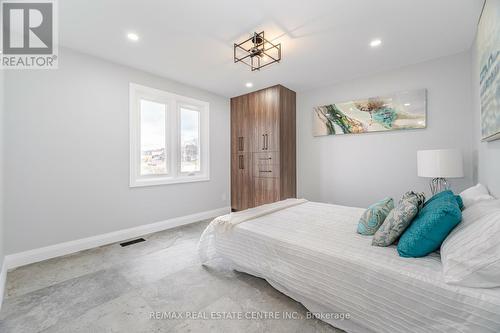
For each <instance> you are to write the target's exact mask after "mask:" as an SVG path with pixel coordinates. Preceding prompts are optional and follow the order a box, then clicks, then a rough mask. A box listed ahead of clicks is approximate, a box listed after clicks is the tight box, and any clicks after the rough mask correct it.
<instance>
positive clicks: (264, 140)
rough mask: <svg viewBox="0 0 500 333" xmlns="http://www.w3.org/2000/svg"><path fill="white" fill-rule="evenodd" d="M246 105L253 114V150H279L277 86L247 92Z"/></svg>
mask: <svg viewBox="0 0 500 333" xmlns="http://www.w3.org/2000/svg"><path fill="white" fill-rule="evenodd" d="M248 107H249V110H250V112H251V114H252V115H253V128H254V130H253V135H254V138H253V142H254V144H253V151H254V152H272V151H278V150H279V87H271V88H268V89H264V90H259V91H256V92H254V93H251V94H249V98H248Z"/></svg>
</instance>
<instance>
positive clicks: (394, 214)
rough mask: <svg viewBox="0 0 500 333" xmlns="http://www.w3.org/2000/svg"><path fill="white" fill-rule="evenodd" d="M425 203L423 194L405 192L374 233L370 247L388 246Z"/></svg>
mask: <svg viewBox="0 0 500 333" xmlns="http://www.w3.org/2000/svg"><path fill="white" fill-rule="evenodd" d="M424 201H425V195H424V194H423V193H414V192H407V193H405V194H404V195H403V197H402V198H401V200H399V204H398V206H397V207H396V208H394V209H393V210H391V212H390V213H389V215H387V218H386V219H385V221H384V223H383V224H382V225H381V226H380V228H379V229H378V230H377V232H375V235H374V236H373V240H372V245H375V246H389V245H391V244H392V243H394V242H395V241H396V240H397V239H398V238H399V236H401V234H402V233H403V232H404V231H405V230H406V228H408V226H409V225H410V223H411V221H412V220H413V218H414V217H415V216H416V215H417V213H418V211H419V209H421V208H422V206H423V204H424Z"/></svg>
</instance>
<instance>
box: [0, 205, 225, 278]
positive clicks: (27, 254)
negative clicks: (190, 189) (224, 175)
mask: <svg viewBox="0 0 500 333" xmlns="http://www.w3.org/2000/svg"><path fill="white" fill-rule="evenodd" d="M230 211H231V208H230V207H223V208H218V209H214V210H210V211H205V212H201V213H196V214H191V215H186V216H180V217H175V218H172V219H168V220H165V221H160V222H155V223H151V224H146V225H142V226H139V227H134V228H130V229H123V230H118V231H114V232H110V233H106V234H101V235H97V236H92V237H87V238H82V239H77V240H74V241H69V242H64V243H59V244H55V245H50V246H46V247H42V248H38V249H33V250H29V251H24V252H19V253H14V254H9V255H7V256H5V259H4V263H3V268H4V269H2V274H6V273H7V270H10V269H14V268H17V267H21V266H24V265H29V264H32V263H35V262H39V261H43V260H47V259H52V258H56V257H60V256H64V255H67V254H71V253H75V252H79V251H83V250H88V249H91V248H94V247H98V246H103V245H107V244H112V243H116V242H121V241H124V240H127V239H130V238H135V237H139V236H144V235H147V234H150V233H153V232H158V231H162V230H167V229H171V228H175V227H179V226H182V225H186V224H191V223H194V222H198V221H201V220H205V219H209V218H212V217H216V216H220V215H224V214H227V213H229V212H230ZM0 281H1V280H0ZM0 287H1V286H0Z"/></svg>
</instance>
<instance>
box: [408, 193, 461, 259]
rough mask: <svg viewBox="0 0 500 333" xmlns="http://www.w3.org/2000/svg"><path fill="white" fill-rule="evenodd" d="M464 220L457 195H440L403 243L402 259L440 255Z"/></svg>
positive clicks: (425, 207)
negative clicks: (458, 225) (433, 254)
mask: <svg viewBox="0 0 500 333" xmlns="http://www.w3.org/2000/svg"><path fill="white" fill-rule="evenodd" d="M461 220H462V211H461V210H460V206H459V203H458V200H457V198H456V197H455V195H454V194H453V192H451V191H444V192H441V193H438V194H436V195H435V196H433V197H432V198H430V199H429V200H428V201H427V202H426V203H425V205H424V208H422V210H421V211H420V212H419V213H418V215H417V217H416V218H415V219H414V220H413V222H412V224H411V225H410V226H409V227H408V229H406V231H405V232H404V233H403V235H402V236H401V238H400V239H399V243H398V253H399V255H400V256H401V257H413V258H418V257H424V256H426V255H428V254H429V253H432V252H434V251H436V250H437V249H439V247H440V246H441V243H442V242H443V241H444V239H445V238H446V236H448V234H449V233H450V232H451V231H452V230H453V228H455V227H456V226H457V224H459V223H460V221H461Z"/></svg>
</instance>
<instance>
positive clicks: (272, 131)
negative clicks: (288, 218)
mask: <svg viewBox="0 0 500 333" xmlns="http://www.w3.org/2000/svg"><path fill="white" fill-rule="evenodd" d="M295 95H296V94H295V92H294V91H292V90H290V89H287V88H285V87H283V86H281V85H277V86H273V87H270V88H267V89H262V90H259V91H255V92H252V93H249V94H246V95H242V96H238V97H234V98H231V208H232V210H233V211H239V210H243V209H247V208H251V207H255V206H259V205H263V204H266V203H271V202H275V201H279V200H283V199H286V198H295V197H296V191H297V189H296V156H295V155H296V153H295V150H296V149H295V148H296V146H295V140H296V133H295V99H296V97H295Z"/></svg>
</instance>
